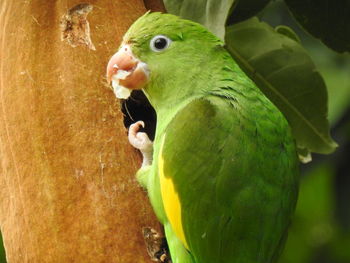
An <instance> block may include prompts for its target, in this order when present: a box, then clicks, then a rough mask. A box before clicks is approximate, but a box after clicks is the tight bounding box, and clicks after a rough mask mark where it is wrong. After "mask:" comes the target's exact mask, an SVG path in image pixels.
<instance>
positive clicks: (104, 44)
mask: <svg viewBox="0 0 350 263" xmlns="http://www.w3.org/2000/svg"><path fill="white" fill-rule="evenodd" d="M78 4H80V2H79V1H76V0H56V1H55V0H50V1H40V0H23V1H14V0H1V1H0V45H1V46H0V56H1V57H0V156H1V170H0V171H1V175H0V224H1V231H2V233H3V239H4V245H5V249H6V253H7V260H8V262H10V263H16V262H20V263H26V262H35V263H38V262H40V263H41V262H62V263H63V262H64V263H66V262H94V263H95V262H106V263H112V262H121V263H128V262H130V263H131V262H132V263H142V262H151V260H150V257H149V256H148V254H147V252H146V246H145V243H144V237H143V235H142V227H146V226H150V227H153V228H155V229H157V230H158V231H159V230H160V227H159V224H158V223H157V220H156V219H155V216H154V215H153V211H152V209H151V207H150V205H149V202H148V198H147V196H146V193H145V192H144V191H143V190H142V189H141V188H140V187H139V186H138V184H137V182H136V181H135V176H134V175H135V172H136V170H137V169H138V167H139V166H140V163H141V162H140V161H141V160H140V156H139V154H138V153H137V152H136V151H135V150H134V149H133V148H132V147H131V146H130V145H129V143H128V141H127V136H126V129H125V128H124V126H123V122H122V119H123V116H122V113H121V111H120V103H119V101H118V100H116V99H115V97H114V95H113V92H112V91H111V89H110V88H109V87H108V85H107V83H106V79H105V68H106V64H107V62H108V59H109V57H110V56H111V55H112V54H113V53H114V52H115V51H116V49H117V47H118V45H119V43H120V40H121V37H122V36H123V34H124V32H125V31H126V30H127V28H128V27H129V26H130V25H131V23H132V22H133V21H134V20H135V19H136V18H137V17H139V16H140V15H142V14H143V13H144V12H145V11H146V7H147V8H153V9H161V8H162V6H161V4H160V3H159V2H157V1H155V0H152V1H149V3H146V4H147V5H146V7H145V3H144V2H143V1H141V0H91V1H90V2H89V4H90V5H88V4H84V5H79V6H77V7H76V8H73V9H70V8H72V7H74V6H76V5H78ZM91 8H92V9H91ZM91 10H92V11H91ZM86 17H87V21H88V22H89V25H88V24H87V23H86V21H85V19H86ZM89 27H90V28H89ZM89 31H90V32H89ZM89 35H90V36H91V41H90V36H89ZM73 46H76V47H73Z"/></svg>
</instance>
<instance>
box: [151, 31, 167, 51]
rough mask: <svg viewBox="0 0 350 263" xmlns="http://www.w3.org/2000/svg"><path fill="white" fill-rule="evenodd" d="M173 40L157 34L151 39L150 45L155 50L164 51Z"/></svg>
mask: <svg viewBox="0 0 350 263" xmlns="http://www.w3.org/2000/svg"><path fill="white" fill-rule="evenodd" d="M171 42H172V41H171V39H170V38H168V37H167V36H164V35H157V36H155V37H153V38H152V39H151V42H150V43H149V46H150V48H151V49H152V50H153V51H155V52H162V51H164V50H166V49H167V48H168V47H169V46H170V44H171Z"/></svg>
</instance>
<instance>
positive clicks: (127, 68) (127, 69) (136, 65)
mask: <svg viewBox="0 0 350 263" xmlns="http://www.w3.org/2000/svg"><path fill="white" fill-rule="evenodd" d="M148 79H149V69H148V67H147V64H146V63H144V62H142V61H140V60H139V59H137V58H136V57H135V56H134V55H133V53H132V51H131V48H130V46H129V45H123V46H122V47H121V48H120V49H119V51H118V52H117V53H115V54H114V55H113V56H112V57H111V59H110V60H109V62H108V65H107V81H108V82H111V81H112V85H113V88H114V91H115V93H116V95H117V97H118V98H127V97H128V96H129V95H130V93H131V90H134V89H142V88H143V87H144V85H145V84H146V83H147V81H148ZM125 88H126V89H129V91H127V90H125ZM118 91H119V93H121V92H122V93H123V95H120V94H119V93H118ZM120 91H121V92H120Z"/></svg>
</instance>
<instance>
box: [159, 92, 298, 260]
mask: <svg viewBox="0 0 350 263" xmlns="http://www.w3.org/2000/svg"><path fill="white" fill-rule="evenodd" d="M259 105H260V104H259ZM259 105H258V106H257V107H258V109H257V110H259V111H262V112H259V118H261V119H258V118H255V117H254V116H250V117H249V116H248V117H247V114H248V113H247V112H248V111H247V112H245V110H244V109H242V108H241V109H239V110H238V109H237V108H235V107H234V105H233V104H232V103H230V101H228V100H225V99H222V98H219V97H214V96H213V97H209V98H201V99H196V100H194V101H192V102H191V103H189V104H188V105H187V106H186V107H185V108H183V109H182V110H181V111H179V113H177V114H176V116H175V117H174V119H173V120H172V121H171V122H170V124H169V125H168V127H167V128H166V130H165V133H164V135H163V136H162V138H161V140H162V141H161V146H160V150H159V155H158V162H159V163H158V170H159V171H158V172H159V176H160V183H161V192H162V198H163V204H164V208H165V211H166V214H167V217H168V220H169V222H170V224H171V226H172V228H173V229H174V232H175V233H176V234H177V236H178V237H179V238H180V239H181V240H182V242H183V243H184V245H185V247H186V248H188V250H189V251H190V252H191V253H192V255H193V256H194V258H195V259H196V262H200V263H213V262H216V263H220V262H247V263H249V262H255V263H256V262H264V263H267V262H272V260H271V258H273V254H274V253H278V251H277V250H279V247H281V242H282V241H281V240H283V239H284V237H283V236H284V235H285V233H286V228H287V226H288V224H289V220H290V215H291V213H292V212H293V210H294V206H295V202H296V196H297V178H298V168H297V157H296V153H295V149H294V142H293V140H292V138H291V136H290V132H289V129H288V128H287V123H286V121H285V120H284V119H283V117H282V115H281V114H280V113H279V112H278V111H276V112H274V111H273V110H272V111H271V108H269V109H268V110H266V107H270V106H269V105H267V106H266V105H264V104H263V103H262V104H261V105H260V106H259ZM259 107H261V108H259ZM273 109H274V108H273ZM264 112H266V114H265V113H264ZM282 247H283V246H282ZM257 255H258V258H257Z"/></svg>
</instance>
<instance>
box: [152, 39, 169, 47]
mask: <svg viewBox="0 0 350 263" xmlns="http://www.w3.org/2000/svg"><path fill="white" fill-rule="evenodd" d="M166 45H167V40H166V39H165V38H163V37H160V38H157V39H156V41H154V47H155V48H156V49H163V48H165V47H166Z"/></svg>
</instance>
